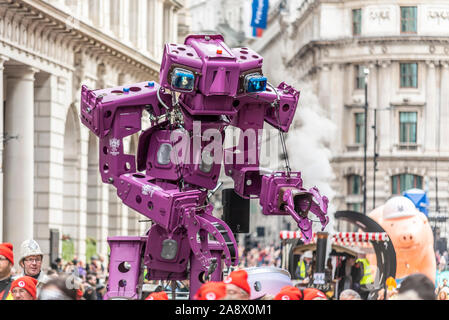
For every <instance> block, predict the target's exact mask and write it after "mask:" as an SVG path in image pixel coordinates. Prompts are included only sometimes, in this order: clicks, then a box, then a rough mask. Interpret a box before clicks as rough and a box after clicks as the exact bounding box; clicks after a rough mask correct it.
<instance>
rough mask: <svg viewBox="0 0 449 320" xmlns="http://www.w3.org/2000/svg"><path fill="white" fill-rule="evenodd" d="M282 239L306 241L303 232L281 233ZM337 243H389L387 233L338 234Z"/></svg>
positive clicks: (335, 239) (334, 237)
mask: <svg viewBox="0 0 449 320" xmlns="http://www.w3.org/2000/svg"><path fill="white" fill-rule="evenodd" d="M316 236H317V235H316V233H313V239H312V241H313V242H315V241H316ZM280 238H281V239H282V240H286V239H304V237H303V235H302V233H301V231H281V232H280ZM332 240H333V241H334V242H335V243H347V244H351V243H354V244H360V243H369V242H370V241H388V234H387V233H386V232H338V233H335V234H333V235H332Z"/></svg>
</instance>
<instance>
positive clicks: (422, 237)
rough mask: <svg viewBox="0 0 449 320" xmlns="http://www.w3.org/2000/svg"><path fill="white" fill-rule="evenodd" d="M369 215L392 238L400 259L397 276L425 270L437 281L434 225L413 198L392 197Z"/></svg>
mask: <svg viewBox="0 0 449 320" xmlns="http://www.w3.org/2000/svg"><path fill="white" fill-rule="evenodd" d="M368 216H369V217H370V218H371V219H373V220H374V221H376V222H377V223H378V224H380V225H381V226H382V228H384V230H385V231H386V232H387V234H388V236H389V237H390V239H391V241H392V242H393V246H394V250H395V251H396V263H397V268H396V279H402V278H404V277H406V276H408V275H410V274H413V273H423V274H425V275H426V276H427V277H429V279H430V280H432V281H433V282H435V277H436V260H435V251H434V249H433V233H432V229H431V227H430V225H429V222H428V220H427V217H426V216H425V215H424V214H423V213H422V212H420V211H419V210H418V209H416V207H415V205H414V204H413V202H412V201H411V200H410V199H408V198H406V197H402V196H397V197H393V198H391V199H390V200H388V201H387V202H386V203H385V204H384V205H382V206H380V207H378V208H376V209H374V210H373V211H372V212H370V213H369V214H368ZM370 260H371V259H370ZM370 262H371V261H370Z"/></svg>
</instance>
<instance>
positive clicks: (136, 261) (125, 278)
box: [103, 236, 146, 300]
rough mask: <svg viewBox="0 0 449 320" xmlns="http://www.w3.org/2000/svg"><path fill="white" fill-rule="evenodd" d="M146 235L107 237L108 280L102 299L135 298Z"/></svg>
mask: <svg viewBox="0 0 449 320" xmlns="http://www.w3.org/2000/svg"><path fill="white" fill-rule="evenodd" d="M145 242H146V237H125V236H119V237H109V238H108V243H109V247H110V248H111V253H110V257H109V281H108V285H107V288H108V289H107V293H106V295H105V296H104V298H103V299H105V300H108V299H111V298H128V299H137V298H138V296H137V285H138V283H139V276H140V265H141V259H142V258H141V257H142V248H143V246H144V244H145Z"/></svg>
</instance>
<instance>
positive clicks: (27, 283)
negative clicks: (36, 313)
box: [11, 276, 37, 300]
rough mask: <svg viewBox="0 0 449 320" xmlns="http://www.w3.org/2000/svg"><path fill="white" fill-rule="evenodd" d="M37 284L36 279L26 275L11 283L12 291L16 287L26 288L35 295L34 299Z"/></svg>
mask: <svg viewBox="0 0 449 320" xmlns="http://www.w3.org/2000/svg"><path fill="white" fill-rule="evenodd" d="M36 285H37V280H36V279H34V278H32V277H28V276H24V277H21V278H18V279H16V280H15V281H13V283H12V284H11V291H12V289H14V288H16V287H19V288H24V289H25V290H26V291H28V293H29V294H30V295H31V296H32V297H33V299H35V300H36Z"/></svg>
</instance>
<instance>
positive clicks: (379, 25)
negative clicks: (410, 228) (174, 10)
mask: <svg viewBox="0 0 449 320" xmlns="http://www.w3.org/2000/svg"><path fill="white" fill-rule="evenodd" d="M284 4H286V6H284V10H281V11H279V10H278V12H277V13H275V14H274V17H273V19H272V21H271V23H270V25H269V28H268V30H267V31H266V32H265V35H266V36H265V37H264V38H262V39H260V40H257V41H256V42H254V43H253V44H252V46H253V49H255V50H256V51H258V52H259V53H261V54H262V55H264V57H265V66H267V69H266V72H274V71H275V70H274V69H275V68H280V67H279V66H283V72H284V73H286V74H294V76H295V77H296V78H297V79H300V80H302V81H305V82H307V83H310V84H312V88H313V91H314V92H315V94H316V95H317V96H318V98H319V102H320V105H321V106H322V108H323V109H324V110H326V114H327V117H328V118H329V119H332V121H334V123H335V124H336V127H337V131H336V133H335V134H334V135H333V137H331V138H332V139H331V142H330V144H329V148H330V150H331V153H332V157H331V163H332V167H333V170H334V174H335V179H334V180H333V182H332V186H333V190H334V191H335V192H336V195H335V197H334V199H333V203H334V205H335V207H336V209H337V210H345V209H352V210H357V211H360V212H361V211H362V202H363V195H362V191H363V189H362V181H363V180H362V179H363V172H364V169H363V168H364V164H363V159H364V148H363V141H364V135H363V134H364V105H365V91H364V69H365V68H367V69H368V70H369V75H368V93H367V100H368V105H369V107H368V119H367V121H368V125H367V141H368V144H367V180H366V183H367V202H366V211H367V212H370V211H371V210H372V209H373V207H374V206H379V205H381V204H382V203H384V202H385V201H386V200H387V199H388V198H390V197H391V196H392V195H395V194H400V193H401V192H403V191H404V190H407V189H409V188H413V187H416V188H421V189H424V190H425V191H427V192H428V196H429V198H430V213H429V216H430V217H434V216H435V215H438V216H442V217H443V219H442V220H441V221H442V224H441V225H440V228H442V230H441V231H442V232H443V233H444V234H442V236H447V233H446V231H445V229H446V223H445V222H444V221H445V220H444V217H447V208H448V201H449V170H448V168H449V126H448V125H447V124H448V123H449V94H448V89H449V34H448V30H449V1H444V0H426V1H422V0H421V1H419V0H407V1H402V0H399V1H391V0H390V1H389V0H376V1H371V0H364V1H360V0H341V1H335V0H304V1H284ZM267 60H268V61H269V63H266V62H267ZM375 113H376V125H377V141H376V144H375V146H376V153H377V154H378V158H377V168H378V171H377V172H376V180H375V187H374V130H373V128H372V126H373V125H374V119H375ZM374 190H375V193H374ZM374 196H375V202H374ZM437 206H438V208H437ZM339 227H340V228H343V229H344V228H346V227H347V226H339Z"/></svg>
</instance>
